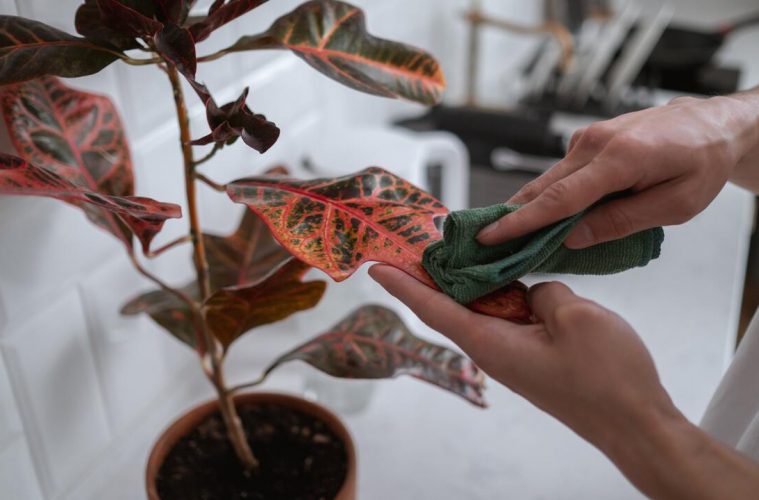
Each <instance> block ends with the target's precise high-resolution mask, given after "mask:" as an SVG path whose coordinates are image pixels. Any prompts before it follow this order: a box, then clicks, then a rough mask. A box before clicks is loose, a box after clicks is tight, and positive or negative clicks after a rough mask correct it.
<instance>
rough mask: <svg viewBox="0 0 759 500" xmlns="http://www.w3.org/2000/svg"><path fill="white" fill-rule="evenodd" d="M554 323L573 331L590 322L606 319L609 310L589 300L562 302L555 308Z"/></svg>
mask: <svg viewBox="0 0 759 500" xmlns="http://www.w3.org/2000/svg"><path fill="white" fill-rule="evenodd" d="M553 314H554V318H553V319H554V321H553V323H554V325H555V326H556V327H557V328H558V329H559V330H562V331H571V330H572V329H573V328H577V327H582V326H584V325H586V324H588V323H595V322H599V321H603V320H606V319H607V318H608V316H609V312H608V311H607V310H606V309H604V308H602V307H601V306H599V305H598V304H596V303H594V302H591V301H589V300H579V301H576V302H571V303H568V304H561V305H559V306H558V307H557V308H556V309H555V310H554V313H553Z"/></svg>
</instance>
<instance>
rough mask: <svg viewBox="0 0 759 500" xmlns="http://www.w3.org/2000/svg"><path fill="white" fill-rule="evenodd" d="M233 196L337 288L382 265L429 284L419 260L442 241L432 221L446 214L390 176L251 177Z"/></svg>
mask: <svg viewBox="0 0 759 500" xmlns="http://www.w3.org/2000/svg"><path fill="white" fill-rule="evenodd" d="M227 194H228V195H229V196H230V198H231V199H232V200H233V201H235V202H237V203H243V204H245V205H247V206H248V207H249V208H250V209H251V210H253V211H254V212H256V213H257V214H258V215H259V216H260V217H261V218H262V219H263V220H264V221H265V222H266V223H267V224H268V225H269V228H270V229H271V231H272V233H273V234H274V237H275V238H277V240H278V241H279V242H280V243H281V244H282V246H284V247H285V248H287V249H288V250H289V251H290V253H292V254H293V255H294V256H295V257H297V258H298V259H300V260H302V261H304V262H306V263H308V264H310V265H312V266H314V267H317V268H319V269H321V270H323V271H324V272H326V273H327V274H328V275H329V276H330V277H331V278H332V279H334V280H336V281H343V280H345V279H346V278H348V277H349V276H350V275H351V274H353V272H354V271H355V270H356V269H358V268H359V267H360V266H361V264H363V263H364V262H368V261H379V262H386V263H388V264H392V265H394V266H396V267H398V268H400V269H402V270H404V271H406V272H408V273H409V274H411V275H412V276H415V277H416V278H418V279H420V280H424V281H425V282H427V283H429V282H431V279H430V278H429V276H428V275H427V272H426V271H425V270H424V268H423V267H422V265H421V258H420V256H421V255H422V253H423V252H424V248H425V247H426V246H427V244H428V243H430V242H431V241H435V240H437V239H439V238H440V233H439V232H438V229H437V227H436V226H435V221H434V219H435V218H436V217H443V216H445V215H446V214H447V213H448V210H447V209H446V208H445V207H444V206H443V205H442V204H441V203H440V202H439V201H438V200H436V199H435V198H433V197H432V196H430V195H429V194H427V193H425V192H424V191H422V190H421V189H419V188H417V187H416V186H413V185H412V184H410V183H409V182H406V181H405V180H403V179H401V178H399V177H397V176H395V175H394V174H392V173H390V172H388V171H386V170H383V169H381V168H377V167H372V168H368V169H366V170H364V171H362V172H359V173H358V174H355V175H348V176H344V177H338V178H336V179H315V180H305V181H302V180H297V179H287V178H285V179H281V178H272V177H253V178H249V179H243V180H239V181H235V182H233V183H231V184H229V185H228V186H227Z"/></svg>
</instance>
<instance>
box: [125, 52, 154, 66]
mask: <svg viewBox="0 0 759 500" xmlns="http://www.w3.org/2000/svg"><path fill="white" fill-rule="evenodd" d="M113 53H114V54H116V55H118V56H119V59H121V60H122V61H124V62H125V63H127V64H129V65H131V66H147V65H150V64H160V63H161V62H162V59H161V58H160V57H151V58H150V59H135V58H133V57H129V56H128V55H125V54H122V53H120V52H113Z"/></svg>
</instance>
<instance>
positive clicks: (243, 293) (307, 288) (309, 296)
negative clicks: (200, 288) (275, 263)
mask: <svg viewBox="0 0 759 500" xmlns="http://www.w3.org/2000/svg"><path fill="white" fill-rule="evenodd" d="M309 269H311V266H309V265H307V264H304V263H303V262H301V261H299V260H297V259H290V260H289V261H288V262H287V263H286V264H284V265H283V266H281V267H280V268H279V269H278V270H277V271H275V272H274V273H273V274H271V275H270V276H268V277H267V278H266V279H264V280H263V281H261V282H260V283H257V284H255V285H248V286H242V287H234V288H232V287H230V288H223V289H221V290H219V291H217V292H216V293H214V294H213V295H212V296H211V297H209V299H208V300H207V301H206V303H205V306H204V307H205V311H206V322H207V324H208V327H209V329H210V330H211V332H212V333H213V335H214V336H215V337H216V338H217V339H218V340H219V341H220V342H221V343H222V345H223V346H224V349H225V350H226V349H228V348H229V346H230V344H232V342H234V341H235V340H237V339H238V338H240V337H241V336H242V335H243V334H245V333H246V332H248V331H249V330H252V329H253V328H255V327H257V326H261V325H268V324H270V323H275V322H277V321H279V320H282V319H285V318H287V317H289V316H291V315H292V314H294V313H296V312H298V311H304V310H306V309H310V308H312V307H314V306H315V305H316V304H318V303H319V301H320V300H321V298H322V295H323V294H324V290H325V288H326V286H327V284H326V283H325V282H324V281H305V282H304V281H303V277H304V276H305V274H306V273H307V272H308V271H309Z"/></svg>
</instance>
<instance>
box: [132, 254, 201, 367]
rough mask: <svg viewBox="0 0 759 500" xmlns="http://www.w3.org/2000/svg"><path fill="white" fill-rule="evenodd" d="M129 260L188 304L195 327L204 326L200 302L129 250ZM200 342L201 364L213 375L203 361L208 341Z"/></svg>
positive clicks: (145, 275) (139, 271) (144, 273)
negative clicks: (170, 284)
mask: <svg viewBox="0 0 759 500" xmlns="http://www.w3.org/2000/svg"><path fill="white" fill-rule="evenodd" d="M129 260H130V261H131V262H132V265H133V266H134V268H135V269H137V272H138V273H140V274H141V275H143V276H144V277H146V278H147V279H149V280H150V281H152V282H153V283H155V284H156V285H158V287H159V288H161V289H162V290H165V291H166V292H169V293H171V294H173V295H175V296H176V297H177V298H178V299H179V300H181V301H182V302H184V303H186V304H187V307H189V308H190V312H191V313H192V320H193V324H194V325H195V328H196V329H198V328H202V324H203V314H202V312H201V309H200V304H198V303H197V302H196V301H195V300H193V299H192V297H190V296H189V295H187V294H186V293H184V292H182V291H181V290H178V289H176V288H174V287H172V286H169V285H168V284H166V282H164V281H163V280H162V279H161V278H159V277H158V276H156V275H155V274H153V273H151V272H150V271H148V270H147V269H145V267H144V266H143V265H142V263H141V262H140V261H139V259H137V256H136V255H135V254H134V252H129ZM198 340H199V341H200V343H198V344H197V347H196V351H197V353H198V356H200V358H201V364H202V365H203V371H204V372H205V373H206V375H207V376H209V377H210V376H212V373H211V372H210V370H209V369H208V367H207V363H205V362H203V359H204V357H205V352H206V343H205V339H198Z"/></svg>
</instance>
